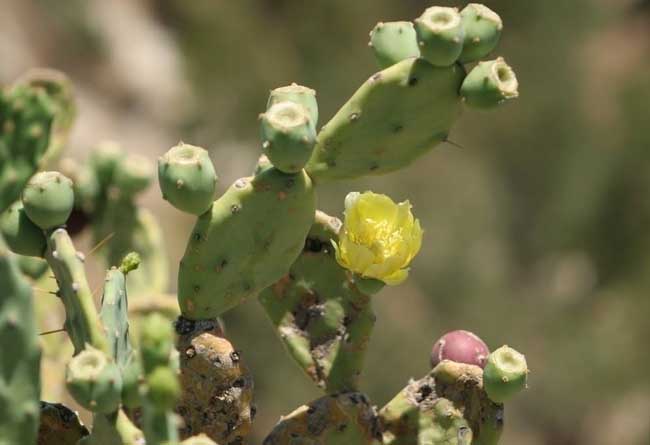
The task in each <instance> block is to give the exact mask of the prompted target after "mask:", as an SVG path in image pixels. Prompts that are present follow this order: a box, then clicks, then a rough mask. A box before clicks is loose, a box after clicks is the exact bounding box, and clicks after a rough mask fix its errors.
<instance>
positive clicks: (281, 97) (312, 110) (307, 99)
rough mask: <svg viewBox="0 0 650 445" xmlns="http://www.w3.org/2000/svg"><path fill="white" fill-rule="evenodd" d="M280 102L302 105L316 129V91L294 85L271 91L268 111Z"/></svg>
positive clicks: (267, 106)
mask: <svg viewBox="0 0 650 445" xmlns="http://www.w3.org/2000/svg"><path fill="white" fill-rule="evenodd" d="M280 102H293V103H294V104H298V105H302V106H303V107H305V109H306V110H307V114H308V115H309V119H310V121H311V123H312V125H313V126H314V127H316V124H318V102H316V91H314V90H312V89H311V88H307V87H304V86H302V85H298V84H296V83H292V84H291V85H288V86H286V87H280V88H276V89H274V90H272V91H271V94H270V95H269V100H268V102H267V104H266V109H267V110H268V109H269V108H271V107H272V106H273V105H275V104H279V103H280Z"/></svg>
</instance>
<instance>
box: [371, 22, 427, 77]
mask: <svg viewBox="0 0 650 445" xmlns="http://www.w3.org/2000/svg"><path fill="white" fill-rule="evenodd" d="M368 45H369V46H370V47H372V49H373V51H374V52H375V58H376V59H377V64H378V65H379V67H380V68H381V69H385V68H388V67H389V66H392V65H395V64H396V63H398V62H401V61H402V60H404V59H409V58H411V57H420V48H418V42H417V37H416V34H415V28H413V23H411V22H388V23H384V22H379V23H377V25H376V26H375V27H374V28H373V29H372V31H370V43H369V44H368Z"/></svg>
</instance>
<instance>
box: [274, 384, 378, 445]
mask: <svg viewBox="0 0 650 445" xmlns="http://www.w3.org/2000/svg"><path fill="white" fill-rule="evenodd" d="M380 438H381V434H380V432H379V424H378V422H377V415H376V412H375V410H374V408H373V407H372V406H371V405H370V402H369V401H368V398H367V397H366V396H365V395H364V394H361V393H358V392H345V393H340V394H332V395H328V396H325V397H322V398H320V399H317V400H315V401H313V402H311V403H309V404H307V405H304V406H301V407H300V408H298V409H296V410H295V411H293V412H292V413H290V414H288V415H286V416H283V417H282V418H281V419H280V421H279V422H278V423H277V425H276V426H275V428H273V431H271V433H270V434H269V435H268V436H267V437H266V439H264V442H263V444H264V445H285V444H294V443H295V444H319V445H342V444H350V445H352V444H354V445H371V444H375V443H377V440H378V439H380Z"/></svg>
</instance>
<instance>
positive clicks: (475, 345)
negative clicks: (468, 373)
mask: <svg viewBox="0 0 650 445" xmlns="http://www.w3.org/2000/svg"><path fill="white" fill-rule="evenodd" d="M489 354H490V349H489V348H488V347H487V345H486V344H485V343H484V342H483V340H481V339H480V338H479V337H478V336H477V335H476V334H473V333H472V332H469V331H463V330H458V331H451V332H448V333H446V334H445V335H443V336H442V337H440V338H439V339H438V341H437V342H436V343H435V344H434V345H433V350H432V351H431V367H432V368H435V367H436V365H437V364H438V363H440V362H441V361H443V360H451V361H454V362H457V363H466V364H468V365H475V366H480V367H481V368H485V363H486V361H487V358H488V355H489Z"/></svg>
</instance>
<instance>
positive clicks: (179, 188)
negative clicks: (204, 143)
mask: <svg viewBox="0 0 650 445" xmlns="http://www.w3.org/2000/svg"><path fill="white" fill-rule="evenodd" d="M158 183H159V184H160V190H161V192H162V196H163V199H165V200H167V201H168V202H169V203H170V204H171V205H173V206H174V207H176V208H177V209H178V210H181V211H183V212H187V213H191V214H193V215H201V214H203V213H205V212H207V211H208V209H209V208H210V206H211V205H212V201H213V200H214V193H215V190H216V186H217V174H216V173H215V171H214V165H213V164H212V161H211V160H210V157H209V156H208V152H207V151H206V150H205V149H204V148H201V147H196V146H194V145H189V144H185V143H183V142H181V143H179V144H178V145H176V146H175V147H172V148H171V149H170V150H169V151H168V152H167V153H165V154H164V155H163V156H161V157H160V158H159V159H158Z"/></svg>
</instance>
